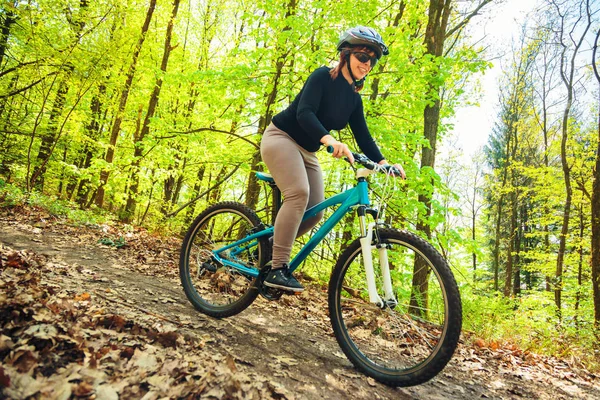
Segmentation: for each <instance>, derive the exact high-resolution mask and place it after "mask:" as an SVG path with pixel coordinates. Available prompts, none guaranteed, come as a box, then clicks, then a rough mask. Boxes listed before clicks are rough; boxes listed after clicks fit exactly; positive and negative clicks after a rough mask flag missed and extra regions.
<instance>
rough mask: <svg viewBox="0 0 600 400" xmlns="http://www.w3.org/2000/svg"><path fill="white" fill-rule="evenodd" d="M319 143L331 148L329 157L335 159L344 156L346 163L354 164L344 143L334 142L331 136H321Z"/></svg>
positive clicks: (350, 153)
mask: <svg viewBox="0 0 600 400" xmlns="http://www.w3.org/2000/svg"><path fill="white" fill-rule="evenodd" d="M321 143H323V144H324V145H325V146H326V147H329V146H331V147H332V148H333V152H332V153H331V155H332V156H334V157H335V158H341V157H344V156H346V158H347V159H348V161H350V164H352V163H354V157H353V156H352V152H351V151H350V148H348V146H346V145H345V144H344V143H342V142H339V141H337V140H335V139H334V138H333V136H330V135H327V136H323V138H322V139H321Z"/></svg>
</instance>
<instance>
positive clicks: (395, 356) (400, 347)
mask: <svg viewBox="0 0 600 400" xmlns="http://www.w3.org/2000/svg"><path fill="white" fill-rule="evenodd" d="M375 236H377V239H376V240H374V241H373V245H372V249H373V250H374V252H375V254H374V255H373V264H374V270H375V272H376V281H377V286H378V293H379V295H380V296H382V297H383V295H382V291H383V289H381V286H382V285H381V273H380V272H379V271H380V268H379V266H378V265H377V263H376V262H375V261H376V260H377V259H378V258H377V257H376V252H377V249H376V247H377V246H376V245H382V244H384V245H385V246H387V247H388V258H389V265H390V276H391V278H392V287H393V292H394V295H395V298H396V299H397V301H398V303H397V305H393V304H392V305H391V306H390V307H386V308H380V307H378V306H376V305H374V304H372V303H370V302H369V295H368V290H367V286H366V278H365V273H364V265H363V263H362V252H361V246H360V242H359V240H358V239H357V240H355V241H353V242H352V243H351V244H350V246H349V247H348V248H347V249H346V250H345V251H344V252H343V253H342V255H341V256H340V258H339V260H338V262H337V263H336V266H335V267H334V270H333V272H332V275H331V280H330V282H329V315H330V319H331V323H332V327H333V331H334V333H335V337H336V340H337V341H338V343H339V345H340V347H341V348H342V350H343V352H344V354H345V355H346V356H347V357H348V359H349V360H350V361H351V362H352V364H354V366H355V367H356V368H357V369H358V370H360V371H362V372H363V373H364V374H366V375H367V376H370V377H372V378H374V379H375V380H377V381H379V382H381V383H383V384H386V385H389V386H413V385H418V384H421V383H424V382H426V381H428V380H430V379H431V378H433V377H434V376H436V375H437V374H438V373H439V372H440V371H442V369H444V367H445V366H446V364H447V363H448V362H449V361H450V359H451V358H452V355H453V354H454V351H455V349H456V347H457V345H458V340H459V337H460V332H461V328H462V306H461V301H460V293H459V290H458V286H457V285H456V281H455V279H454V276H453V274H452V271H451V270H450V268H449V267H448V264H447V263H446V261H445V260H444V258H443V257H442V256H441V255H440V254H439V253H438V252H437V251H436V250H435V248H433V246H431V245H430V244H429V243H427V242H426V241H425V240H423V239H421V238H420V237H418V236H417V235H415V234H413V233H410V232H405V231H398V230H394V229H379V230H378V231H377V235H375ZM415 259H418V260H419V261H418V262H419V264H417V265H418V267H415ZM415 271H416V273H417V274H421V273H423V274H425V275H420V276H426V277H427V279H426V282H427V284H428V286H427V287H426V288H425V286H420V287H421V288H425V289H423V290H421V291H420V293H419V290H417V289H416V288H417V287H415V286H414V281H413V279H414V274H415ZM442 308H443V310H442Z"/></svg>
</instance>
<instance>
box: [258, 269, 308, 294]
mask: <svg viewBox="0 0 600 400" xmlns="http://www.w3.org/2000/svg"><path fill="white" fill-rule="evenodd" d="M265 286H268V287H272V288H276V289H281V290H288V291H291V292H295V293H300V292H302V291H303V290H304V286H302V285H301V284H300V282H298V280H297V279H296V278H294V276H293V275H292V274H291V272H290V270H289V269H288V267H287V265H286V266H284V267H283V268H278V269H273V270H271V271H270V272H269V274H268V275H267V277H266V278H265Z"/></svg>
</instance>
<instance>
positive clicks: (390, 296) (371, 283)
mask: <svg viewBox="0 0 600 400" xmlns="http://www.w3.org/2000/svg"><path fill="white" fill-rule="evenodd" d="M363 218H364V217H363ZM361 222H362V221H361ZM363 227H364V223H361V228H363ZM374 227H375V223H374V222H371V223H370V224H369V225H368V227H367V229H366V232H364V234H363V236H362V237H361V238H360V247H361V250H362V255H363V263H364V266H365V274H366V277H367V289H368V291H369V301H370V302H371V303H373V304H375V305H377V306H378V307H381V308H383V307H384V306H386V305H388V306H391V307H395V306H396V304H397V301H396V299H395V297H394V292H393V290H392V279H391V277H390V266H389V261H388V256H387V247H386V246H384V245H383V246H380V247H379V249H378V253H379V266H380V267H381V276H382V277H383V290H384V294H385V300H384V299H382V298H381V297H380V296H379V294H378V293H377V285H376V283H375V272H374V270H373V256H372V253H371V249H372V247H373V246H372V244H371V243H372V239H373V228H374ZM361 230H363V229H361ZM361 233H362V232H361Z"/></svg>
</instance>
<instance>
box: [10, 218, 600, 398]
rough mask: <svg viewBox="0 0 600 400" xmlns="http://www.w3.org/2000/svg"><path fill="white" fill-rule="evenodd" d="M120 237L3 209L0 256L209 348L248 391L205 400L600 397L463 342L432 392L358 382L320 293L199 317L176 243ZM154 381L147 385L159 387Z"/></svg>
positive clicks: (598, 389)
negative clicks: (119, 242) (119, 241)
mask: <svg viewBox="0 0 600 400" xmlns="http://www.w3.org/2000/svg"><path fill="white" fill-rule="evenodd" d="M122 234H123V233H122V232H118V231H116V230H115V229H114V228H110V227H74V226H71V225H69V224H67V223H66V222H64V221H61V220H57V219H55V218H52V217H50V216H46V218H44V216H43V215H42V216H40V215H39V213H30V214H28V213H27V212H26V213H24V214H23V213H15V212H14V211H10V210H0V247H2V248H4V249H5V251H13V250H17V251H18V250H21V251H23V250H24V251H27V254H30V255H31V256H32V257H37V259H39V260H42V261H41V262H42V263H43V264H44V265H45V266H46V268H44V273H43V276H42V281H43V282H47V283H49V284H51V285H54V286H55V287H56V288H57V290H59V289H60V290H63V291H66V292H67V293H72V295H73V296H77V295H81V294H82V293H87V294H89V295H90V301H91V302H92V303H93V302H94V301H97V302H98V303H99V304H102V307H103V309H105V311H106V309H108V311H110V313H112V314H114V315H124V316H126V318H128V319H130V320H135V321H137V322H138V323H140V324H145V325H147V326H161V327H162V329H165V327H171V328H172V329H173V330H174V331H176V332H177V333H178V334H179V335H182V336H184V337H185V338H187V339H189V340H192V341H193V343H201V346H200V345H197V346H195V348H194V352H193V354H192V353H190V354H189V357H192V356H194V357H197V358H198V360H199V359H202V357H205V358H206V359H209V358H210V359H211V360H216V361H215V365H217V366H218V365H219V364H226V365H227V366H228V367H229V370H230V371H232V374H233V375H232V376H233V377H234V378H235V379H237V381H238V382H242V384H237V386H236V387H234V388H233V389H231V388H229V389H228V388H227V387H222V386H223V385H226V384H221V383H219V381H218V380H215V379H216V378H215V379H213V380H212V381H211V380H210V379H211V378H210V377H211V376H212V377H215V376H218V375H219V373H217V372H212V373H209V372H206V376H204V377H202V378H201V379H199V380H198V382H197V384H198V385H201V384H204V385H207V386H206V390H205V392H203V397H206V398H218V397H222V396H223V395H224V393H225V397H229V398H244V397H254V398H264V397H270V398H288V399H292V398H296V399H323V398H327V399H347V398H352V399H430V400H435V399H440V400H441V399H444V400H446V399H477V398H486V399H533V398H535V399H553V400H554V399H599V398H600V379H599V378H598V377H597V376H595V375H593V374H590V373H587V372H586V371H584V370H573V367H572V366H570V365H568V364H567V363H565V362H562V361H560V360H553V359H551V360H549V359H544V358H542V357H539V356H536V355H532V354H526V353H523V352H519V351H516V350H514V349H513V350H506V349H505V350H496V351H492V350H490V349H487V348H479V347H470V346H467V345H465V344H464V343H461V345H460V347H459V349H458V351H457V353H456V355H455V357H454V358H453V360H452V361H451V362H450V364H449V365H448V367H447V368H446V369H445V370H444V371H443V372H442V373H441V374H440V375H439V376H438V377H436V378H434V379H433V380H431V381H430V382H427V383H425V384H423V385H420V386H417V387H409V388H390V387H386V386H384V385H381V384H379V383H377V382H375V381H373V380H372V379H370V378H367V377H365V376H364V375H362V374H360V373H359V372H357V371H356V370H355V369H354V368H353V367H352V365H351V364H350V362H349V361H348V360H347V359H346V358H345V356H344V355H343V353H342V352H341V350H340V349H339V347H338V345H337V343H336V341H335V339H334V337H333V333H332V331H331V328H330V326H329V320H328V317H327V303H326V293H325V292H324V290H323V289H322V288H321V287H318V286H311V285H309V287H308V290H306V291H305V292H304V293H303V294H302V295H301V296H287V297H286V296H284V297H283V298H282V299H281V300H279V301H277V302H268V301H266V300H264V299H262V298H259V299H258V300H257V301H256V302H255V303H254V304H253V305H252V306H250V308H249V309H247V310H246V311H244V312H243V313H242V314H240V315H238V316H236V317H232V318H229V319H225V320H216V319H212V318H210V317H207V316H204V315H202V314H200V313H198V312H196V311H195V310H194V309H193V307H192V306H191V305H190V304H189V302H188V301H187V299H186V298H185V296H184V294H183V291H182V289H181V286H180V284H179V280H178V278H177V260H178V246H179V241H178V240H176V239H173V240H165V239H160V238H157V237H153V236H150V235H147V234H143V233H139V232H138V233H133V234H130V235H129V236H130V237H125V240H126V243H127V244H128V245H127V246H126V247H124V248H121V249H116V248H115V247H110V246H106V245H103V244H100V243H99V240H100V239H104V241H105V242H107V239H110V238H112V239H116V238H118V237H119V235H122ZM0 333H1V332H0ZM136 348H138V349H139V350H140V351H141V350H147V349H148V348H153V346H150V345H143V344H142V345H140V346H137V347H136ZM159 358H160V357H159ZM219 360H222V362H220V361H219ZM190 362H191V361H190ZM1 363H2V359H0V365H1ZM207 368H208V367H207V366H205V369H207ZM215 368H217V367H215ZM215 371H217V370H216V369H215ZM114 374H115V376H112V377H110V376H109V377H108V378H106V380H107V381H108V380H110V381H111V382H112V384H113V387H117V386H115V385H117V383H115V381H116V380H118V379H119V378H118V377H117V374H116V372H115V373H114ZM109 375H110V374H109ZM150 375H152V373H146V374H145V375H144V376H142V378H140V379H147V380H148V382H151V383H152V381H151V380H150ZM109 378H110V379H109ZM76 382H78V381H76ZM192 383H194V382H191V383H189V384H192ZM244 383H245V384H246V385H247V386H244V385H243V384H244ZM248 385H252V386H253V390H254V391H253V392H252V393H255V395H254V396H250V395H249V393H251V391H250V389H247V387H249V386H248ZM123 386H124V385H123ZM0 387H1V386H0ZM140 388H143V389H144V392H137V393H140V397H141V394H142V393H148V391H152V390H154V392H155V393H156V397H154V398H159V397H161V396H172V394H169V391H168V390H169V389H168V388H166V387H163V388H161V386H160V385H159V384H158V383H155V384H154V383H152V384H146V385H144V384H140ZM148 388H150V389H148ZM245 388H246V389H245ZM209 389H210V390H212V392H211V391H209ZM267 389H268V390H267ZM120 390H122V391H121V392H119V389H114V390H113V392H114V391H116V392H117V393H119V394H120V398H135V395H134V394H129V395H126V393H129V392H127V389H126V388H123V389H120ZM140 390H142V389H140ZM161 390H162V392H161ZM219 390H221V391H219ZM154 392H153V393H154ZM11 393H12V392H11ZM5 395H6V393H5ZM13 396H16V395H13ZM8 397H9V398H10V397H11V395H9V396H8ZM0 398H2V392H0ZM146 398H153V397H152V396H149V397H148V396H147V397H146Z"/></svg>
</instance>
